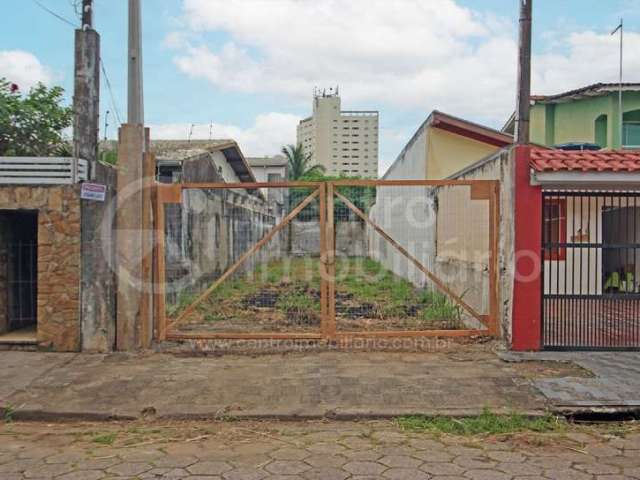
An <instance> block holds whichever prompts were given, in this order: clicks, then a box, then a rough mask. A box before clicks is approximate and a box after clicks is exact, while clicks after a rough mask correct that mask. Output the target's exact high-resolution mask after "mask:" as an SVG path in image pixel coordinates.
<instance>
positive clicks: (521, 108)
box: [515, 0, 533, 145]
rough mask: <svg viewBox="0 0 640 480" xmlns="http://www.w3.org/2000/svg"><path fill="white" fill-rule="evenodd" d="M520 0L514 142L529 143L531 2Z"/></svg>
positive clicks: (529, 0) (531, 0)
mask: <svg viewBox="0 0 640 480" xmlns="http://www.w3.org/2000/svg"><path fill="white" fill-rule="evenodd" d="M519 1H520V34H519V39H518V97H517V100H516V129H515V134H516V138H515V141H516V144H518V145H526V144H528V143H529V111H530V109H531V12H532V8H531V4H532V3H533V0H519Z"/></svg>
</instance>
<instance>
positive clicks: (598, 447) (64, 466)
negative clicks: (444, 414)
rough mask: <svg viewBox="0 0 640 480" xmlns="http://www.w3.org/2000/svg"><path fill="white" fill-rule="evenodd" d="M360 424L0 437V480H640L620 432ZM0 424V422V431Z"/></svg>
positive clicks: (638, 458) (639, 458)
mask: <svg viewBox="0 0 640 480" xmlns="http://www.w3.org/2000/svg"><path fill="white" fill-rule="evenodd" d="M364 423H365V424H364V425H362V426H361V424H359V423H354V424H351V423H347V422H345V423H336V424H335V425H333V426H332V428H334V429H335V432H333V433H335V434H341V436H339V435H335V436H333V435H324V434H323V432H313V429H314V428H323V429H326V428H329V427H328V426H327V425H326V424H324V423H321V424H313V423H309V424H305V423H302V422H301V423H298V424H287V423H284V424H282V425H284V426H280V427H278V428H274V427H272V428H271V429H267V427H266V426H265V427H264V428H265V429H267V430H266V431H267V432H268V433H265V434H264V435H261V434H259V433H257V434H256V435H255V436H252V435H248V434H247V433H246V432H247V431H249V432H253V430H254V429H256V428H257V429H258V430H259V429H260V428H261V427H255V426H252V428H251V429H243V428H237V427H236V423H233V422H232V423H229V424H226V423H214V424H213V425H214V427H210V430H211V429H212V430H213V431H214V433H211V434H207V435H206V437H207V438H206V439H203V441H192V440H191V439H192V438H194V437H195V438H196V439H197V438H198V435H202V433H201V430H198V432H199V433H198V434H189V435H183V436H180V435H177V434H176V438H189V440H187V441H185V440H175V441H174V440H167V439H166V438H164V437H162V436H160V437H159V438H157V439H147V438H146V437H145V440H144V442H142V443H148V442H150V443H152V444H153V445H151V446H149V445H141V446H139V447H137V446H136V443H140V439H138V440H136V441H131V442H127V441H126V438H123V439H122V444H118V445H113V446H109V445H100V446H96V445H95V443H93V442H91V441H90V440H82V439H81V438H82V436H74V435H69V436H68V437H67V436H65V435H56V436H51V437H48V436H46V435H33V436H31V437H29V436H28V435H26V434H25V435H24V436H16V435H15V434H11V435H8V436H5V435H0V452H1V453H0V455H1V456H0V479H2V480H45V479H51V480H183V479H184V480H373V479H376V480H542V479H544V480H623V479H624V480H640V455H632V454H631V453H632V452H638V453H640V451H639V450H635V449H625V448H624V446H623V445H624V442H625V440H626V438H624V437H612V436H607V435H598V434H597V433H593V432H590V433H589V434H588V435H573V436H571V438H569V436H564V437H561V436H557V435H556V436H555V437H554V436H552V435H550V436H548V437H545V438H546V439H545V440H543V441H540V442H538V441H537V439H533V441H532V442H530V443H529V442H527V441H526V440H525V441H522V438H521V436H515V437H514V438H513V439H510V438H505V439H502V440H500V441H496V440H492V439H486V438H472V439H465V438H461V437H455V436H448V435H447V436H442V437H435V436H431V435H429V434H424V435H419V434H415V433H411V434H408V433H405V432H401V431H398V430H397V429H395V427H394V426H392V425H393V424H389V423H386V422H381V423H380V427H379V431H376V429H375V428H372V427H371V426H369V425H366V422H364ZM268 424H269V423H268V422H267V425H268ZM25 428H26V427H25ZM29 428H31V427H29ZM61 428H64V427H61ZM1 429H2V426H1V425H0V433H3V432H2V431H1ZM305 429H309V430H312V432H311V433H310V434H308V433H307V432H305ZM359 429H360V430H359ZM218 430H219V431H220V432H221V434H220V435H221V436H220V437H217V436H216V433H215V431H218ZM280 430H283V431H282V432H281V431H280ZM359 431H360V432H362V433H363V434H362V436H361V437H360V436H359V434H358V432H359ZM222 432H224V435H223V434H222ZM238 432H241V434H240V435H238ZM372 432H373V433H372ZM315 433H317V435H315ZM122 435H124V434H122ZM234 435H235V437H234ZM533 435H537V434H533ZM208 437H212V438H208ZM265 437H267V439H266V440H265ZM88 438H90V437H88ZM118 438H120V434H119V436H118ZM328 438H335V440H328ZM345 438H351V439H354V440H353V441H349V442H347V444H348V446H345V444H339V443H337V442H340V441H341V440H342V439H345ZM372 438H373V439H375V440H374V441H372V440H371V439H372ZM402 438H404V441H400V440H401V439H402ZM524 438H525V439H526V438H527V437H526V435H524ZM355 439H361V440H358V441H356V440H355ZM156 443H157V444H156ZM630 443H631V442H630ZM470 445H471V446H470ZM633 445H635V443H633ZM29 451H33V452H34V455H33V458H22V459H18V456H25V457H28V452H29ZM335 452H339V453H335ZM43 453H45V454H43ZM189 453H190V454H189ZM134 460H136V461H134ZM52 462H53V463H52Z"/></svg>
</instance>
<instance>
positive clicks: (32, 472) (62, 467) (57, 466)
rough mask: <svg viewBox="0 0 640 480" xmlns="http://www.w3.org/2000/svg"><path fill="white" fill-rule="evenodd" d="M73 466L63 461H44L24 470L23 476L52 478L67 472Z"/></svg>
mask: <svg viewBox="0 0 640 480" xmlns="http://www.w3.org/2000/svg"><path fill="white" fill-rule="evenodd" d="M71 470H73V468H72V467H71V465H69V464H65V463H45V464H42V465H38V466H35V467H32V468H29V469H27V470H25V471H24V477H25V478H54V477H57V476H58V475H63V474H65V473H69V472H70V471H71Z"/></svg>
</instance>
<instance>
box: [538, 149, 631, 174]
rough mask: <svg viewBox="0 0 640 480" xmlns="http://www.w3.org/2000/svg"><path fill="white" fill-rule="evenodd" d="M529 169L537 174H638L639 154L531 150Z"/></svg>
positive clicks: (612, 151)
mask: <svg viewBox="0 0 640 480" xmlns="http://www.w3.org/2000/svg"><path fill="white" fill-rule="evenodd" d="M531 168H533V169H534V170H536V171H538V172H556V171H576V172H638V171H640V152H629V151H619V150H600V151H587V150H585V151H567V150H554V149H539V148H534V149H532V150H531Z"/></svg>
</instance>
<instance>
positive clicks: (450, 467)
mask: <svg viewBox="0 0 640 480" xmlns="http://www.w3.org/2000/svg"><path fill="white" fill-rule="evenodd" d="M420 470H422V471H423V472H427V473H429V474H431V475H434V476H435V475H441V476H445V475H462V474H463V473H464V468H462V467H461V466H460V465H456V464H453V463H444V462H439V463H425V464H423V465H422V466H421V467H420Z"/></svg>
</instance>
